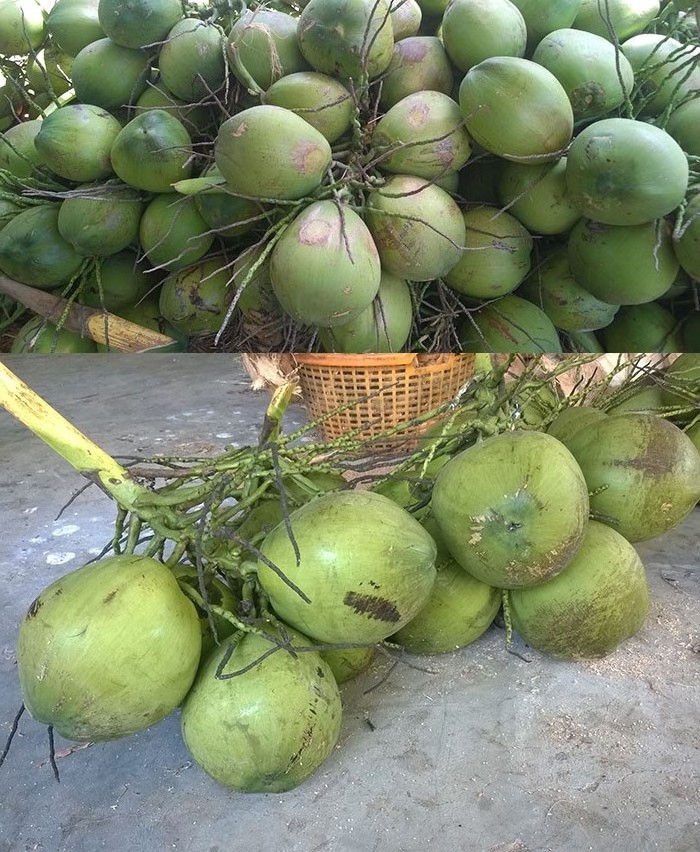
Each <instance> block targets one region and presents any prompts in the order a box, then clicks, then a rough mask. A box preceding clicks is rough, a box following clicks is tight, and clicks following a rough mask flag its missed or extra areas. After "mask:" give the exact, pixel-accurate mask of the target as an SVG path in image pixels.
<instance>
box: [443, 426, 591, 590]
mask: <svg viewBox="0 0 700 852" xmlns="http://www.w3.org/2000/svg"><path fill="white" fill-rule="evenodd" d="M431 508H432V513H433V516H434V518H435V520H436V522H437V524H438V527H439V529H440V532H441V534H442V536H443V539H444V542H445V545H446V546H447V548H448V550H449V551H450V553H451V554H452V556H453V557H454V558H455V559H456V560H457V562H458V563H459V564H460V565H461V566H462V568H463V569H465V570H466V571H468V572H469V573H470V574H472V575H473V576H474V577H476V578H477V579H479V580H481V581H482V582H484V583H487V584H488V585H490V586H494V587H497V588H505V589H512V588H518V587H520V586H529V585H533V584H536V583H541V582H543V581H544V580H546V579H548V578H549V577H552V576H554V575H555V574H558V573H559V572H560V571H562V570H563V569H564V568H565V567H566V565H567V564H568V563H569V562H570V561H571V559H572V558H573V557H574V556H575V554H576V552H577V551H578V549H579V547H580V546H581V544H582V542H583V539H584V536H585V532H586V526H587V524H588V510H589V506H588V488H587V485H586V480H585V479H584V476H583V473H582V472H581V469H580V468H579V466H578V464H577V463H576V460H575V459H574V457H573V456H572V454H571V453H570V452H569V450H568V449H567V448H566V447H565V446H564V445H563V444H562V443H561V442H560V441H558V440H557V439H556V438H554V437H552V436H551V435H547V434H545V433H544V432H538V431H519V432H504V433H501V434H499V435H495V436H493V437H491V438H486V439H485V440H483V441H481V442H479V443H477V444H474V445H473V446H471V447H469V448H467V449H466V450H463V451H462V452H461V453H459V454H458V455H456V456H454V457H453V458H452V459H451V460H450V461H449V462H448V463H447V464H446V465H445V466H444V467H443V468H442V470H441V471H440V472H439V473H438V476H437V479H436V480H435V485H434V486H433V493H432V499H431Z"/></svg>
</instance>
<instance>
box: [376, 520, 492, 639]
mask: <svg viewBox="0 0 700 852" xmlns="http://www.w3.org/2000/svg"><path fill="white" fill-rule="evenodd" d="M422 523H423V526H424V527H425V528H426V529H427V530H428V532H429V533H430V534H431V535H432V536H433V538H434V539H435V543H436V544H437V548H438V556H437V560H436V562H435V568H436V570H437V577H436V579H435V585H434V586H433V590H432V592H431V593H430V597H429V598H428V602H427V603H426V605H425V606H424V607H423V609H421V611H420V612H419V613H418V614H417V615H416V616H415V617H414V618H412V619H411V621H409V622H408V624H407V625H406V626H405V627H402V628H401V630H398V631H397V632H396V633H394V635H393V636H392V637H391V641H392V642H396V643H397V644H399V645H401V646H402V647H403V648H404V649H405V650H406V651H408V652H409V653H411V654H445V653H447V652H449V651H456V650H457V649H458V648H464V647H465V646H466V645H470V644H471V643H472V642H475V641H476V640H477V639H478V638H479V637H480V636H481V635H482V634H483V633H485V632H486V631H487V630H488V628H489V627H490V626H491V623H492V622H493V620H494V618H495V617H496V613H497V612H498V610H499V609H500V608H501V592H500V590H499V589H495V588H494V587H493V586H489V585H487V584H486V583H482V582H481V580H477V579H476V577H473V576H472V575H471V574H469V573H468V572H467V571H465V570H464V568H462V566H461V565H460V564H459V563H458V562H456V561H455V560H454V559H453V557H452V556H451V554H450V552H449V550H448V549H447V547H446V546H445V543H444V542H443V541H442V536H441V534H440V530H439V527H438V525H437V523H436V522H435V519H434V518H431V517H428V518H426V519H425V520H424V521H423V522H422Z"/></svg>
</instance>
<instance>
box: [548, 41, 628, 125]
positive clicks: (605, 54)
mask: <svg viewBox="0 0 700 852" xmlns="http://www.w3.org/2000/svg"><path fill="white" fill-rule="evenodd" d="M532 60H533V62H537V63H539V64H540V65H542V66H543V67H544V68H547V70H549V71H551V72H552V74H554V76H555V77H556V78H557V80H559V82H560V83H561V84H562V86H563V87H564V89H565V90H566V93H567V95H568V96H569V100H570V101H571V107H572V109H573V111H574V120H575V121H577V122H578V121H587V120H589V119H592V118H599V117H600V116H602V115H605V114H606V113H609V112H612V110H614V109H617V108H618V107H620V106H622V105H623V104H624V102H625V99H626V98H628V97H629V96H630V95H631V94H632V88H633V86H634V82H635V80H634V71H633V70H632V66H631V65H630V63H629V60H628V59H627V57H626V56H625V55H624V54H621V53H620V51H619V50H618V49H617V48H616V47H615V45H613V44H611V43H610V42H609V41H608V40H607V39H604V38H603V37H602V36H598V35H595V33H589V32H584V31H583V30H574V29H561V30H555V31H554V32H551V33H549V34H548V35H546V36H545V37H544V38H543V39H542V41H540V43H539V44H538V45H537V47H536V49H535V52H534V53H533V54H532Z"/></svg>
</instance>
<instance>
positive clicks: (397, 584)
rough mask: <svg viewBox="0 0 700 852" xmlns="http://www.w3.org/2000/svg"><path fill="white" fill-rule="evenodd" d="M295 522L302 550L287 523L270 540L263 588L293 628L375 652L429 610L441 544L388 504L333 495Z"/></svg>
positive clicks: (299, 513) (368, 495)
mask: <svg viewBox="0 0 700 852" xmlns="http://www.w3.org/2000/svg"><path fill="white" fill-rule="evenodd" d="M289 520H290V523H291V528H292V531H293V533H294V539H295V543H296V547H297V548H298V551H296V552H295V547H294V545H293V544H292V541H291V540H290V537H289V532H288V529H287V525H286V524H285V523H281V524H279V525H278V526H276V527H275V528H274V529H273V530H272V531H271V532H270V533H269V534H268V535H267V537H266V538H265V541H264V542H263V544H262V546H261V548H260V550H261V552H262V554H263V556H264V557H265V560H264V561H263V560H262V559H261V560H259V561H258V579H259V581H260V584H261V585H262V587H263V589H264V590H265V592H266V593H267V594H268V596H269V598H270V603H271V605H272V607H273V608H274V611H275V612H276V613H277V614H278V615H279V616H280V618H282V619H283V620H284V621H285V622H286V623H287V624H291V625H292V626H293V627H295V628H296V629H297V630H301V629H303V630H304V632H305V633H306V634H307V635H309V636H311V637H313V638H315V639H317V640H318V641H320V642H328V643H343V644H345V643H359V644H366V645H369V644H373V643H375V642H379V641H382V640H383V639H386V638H387V636H390V635H391V634H392V633H395V632H396V631H397V630H399V629H400V628H401V627H403V626H404V624H407V623H408V622H409V621H410V620H411V618H413V617H414V616H415V615H416V614H417V613H418V612H419V611H420V609H421V608H422V607H423V606H424V604H425V603H426V601H427V599H428V597H429V595H430V591H431V589H432V587H433V583H434V582H435V566H434V562H435V556H436V547H435V542H434V541H433V539H432V537H431V536H430V534H429V533H428V532H426V530H425V529H424V528H423V527H422V526H421V525H420V524H419V523H418V521H417V520H415V518H414V517H413V516H412V515H411V514H410V513H409V512H407V511H406V510H405V509H402V508H401V507H400V506H398V505H396V504H395V503H394V502H393V501H391V500H390V499H389V498H387V497H384V496H382V495H380V494H375V493H373V492H370V491H361V490H357V491H337V492H331V493H329V494H324V495H322V496H321V497H316V498H314V499H313V500H310V501H309V502H308V503H306V504H305V505H303V506H302V507H301V508H299V509H296V510H294V511H293V512H292V513H291V514H290V518H289ZM358 541H362V547H358V546H357V543H358ZM297 554H298V555H297ZM270 562H271V563H273V564H274V565H275V566H276V568H277V569H278V571H275V570H273V569H272V568H271V567H270V565H269V563H270ZM279 572H281V575H280V573H279ZM283 577H286V580H288V581H291V583H293V584H295V585H296V587H297V588H296V590H295V589H294V588H292V587H290V585H288V583H287V582H286V581H285V579H283ZM298 589H300V590H301V592H302V593H303V597H302V596H301V595H300V594H299V591H298Z"/></svg>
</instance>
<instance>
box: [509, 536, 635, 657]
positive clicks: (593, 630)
mask: <svg viewBox="0 0 700 852" xmlns="http://www.w3.org/2000/svg"><path fill="white" fill-rule="evenodd" d="M509 598H510V611H511V615H512V621H513V627H514V628H515V630H516V631H517V632H518V633H519V634H520V635H521V636H522V637H523V639H524V640H525V641H526V642H527V643H528V644H529V645H530V646H532V647H533V648H536V649H537V650H538V651H542V652H543V653H546V654H551V655H553V656H556V657H561V658H563V659H567V660H580V659H591V658H597V657H604V656H606V655H607V654H610V653H611V652H613V651H614V650H615V649H616V648H617V647H618V646H619V645H620V643H622V642H624V641H625V640H626V639H629V638H630V637H631V636H633V635H634V634H635V633H637V631H638V630H639V629H640V628H641V627H642V625H643V624H644V621H645V619H646V615H647V612H648V610H649V587H648V585H647V579H646V573H645V571H644V565H643V564H642V561H641V559H640V558H639V555H638V554H637V551H636V550H635V549H634V547H632V545H631V544H630V543H629V542H628V541H627V540H626V539H625V538H624V537H623V536H621V535H620V534H619V533H617V532H615V530H614V529H612V528H611V527H608V526H605V524H601V523H598V522H597V521H590V522H589V524H588V530H587V533H586V537H585V539H584V541H583V544H582V545H581V548H580V549H579V551H578V553H577V554H576V556H575V557H574V558H573V560H572V561H571V563H570V564H569V565H568V566H567V567H566V568H565V569H564V570H563V571H562V572H561V573H560V574H557V576H556V577H553V578H552V579H551V580H547V582H545V583H540V584H539V585H537V586H532V587H530V588H527V589H514V590H513V591H511V592H510V593H509Z"/></svg>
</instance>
